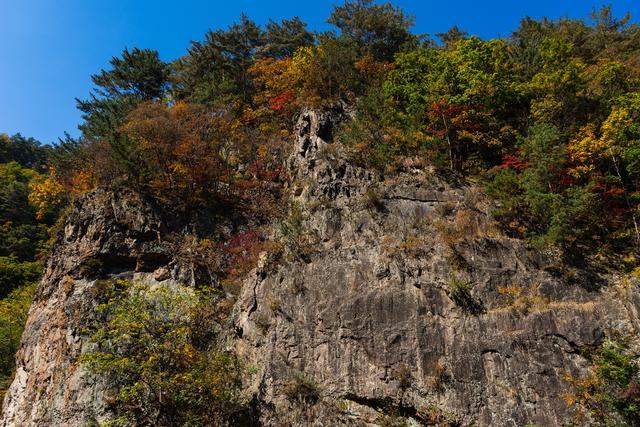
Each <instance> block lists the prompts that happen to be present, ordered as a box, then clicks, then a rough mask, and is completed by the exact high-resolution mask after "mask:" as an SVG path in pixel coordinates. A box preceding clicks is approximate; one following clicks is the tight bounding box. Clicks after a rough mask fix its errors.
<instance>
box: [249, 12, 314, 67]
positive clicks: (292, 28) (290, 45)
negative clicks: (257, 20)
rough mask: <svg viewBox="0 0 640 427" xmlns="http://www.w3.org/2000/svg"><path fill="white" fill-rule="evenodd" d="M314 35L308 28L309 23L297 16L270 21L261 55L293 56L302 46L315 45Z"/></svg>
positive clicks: (276, 57) (272, 56)
mask: <svg viewBox="0 0 640 427" xmlns="http://www.w3.org/2000/svg"><path fill="white" fill-rule="evenodd" d="M314 40H315V37H314V35H313V34H312V33H311V32H309V31H308V30H307V25H306V24H305V23H304V22H302V21H301V20H300V18H298V17H297V16H296V17H294V18H293V19H283V20H282V21H281V22H279V23H278V22H275V21H269V23H268V24H267V28H266V31H265V32H264V42H263V43H264V46H263V47H262V48H261V49H260V56H261V57H268V58H275V59H282V58H286V57H292V56H293V54H294V53H295V52H296V51H297V50H298V49H300V48H302V47H307V46H311V45H313V42H314Z"/></svg>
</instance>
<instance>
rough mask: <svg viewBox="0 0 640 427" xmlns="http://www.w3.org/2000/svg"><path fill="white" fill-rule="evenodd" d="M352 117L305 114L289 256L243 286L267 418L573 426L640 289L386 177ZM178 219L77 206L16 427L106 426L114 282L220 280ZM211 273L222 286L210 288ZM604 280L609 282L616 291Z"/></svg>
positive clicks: (249, 341)
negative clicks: (559, 259)
mask: <svg viewBox="0 0 640 427" xmlns="http://www.w3.org/2000/svg"><path fill="white" fill-rule="evenodd" d="M343 114H344V113H343V112H342V110H341V109H339V108H335V109H330V110H325V111H323V112H314V111H306V112H304V113H303V114H302V115H301V117H300V120H299V121H298V123H297V125H296V130H295V141H294V147H293V148H294V150H293V153H292V155H291V157H290V159H289V160H288V162H287V167H288V168H289V171H290V175H291V177H292V180H291V185H290V189H289V190H290V192H291V197H292V201H293V203H292V209H291V215H290V217H289V218H284V219H282V220H281V221H279V223H277V224H274V227H273V230H274V231H273V235H274V239H275V240H276V241H278V242H281V244H282V250H278V251H274V252H273V253H265V254H263V255H262V257H261V258H260V262H259V265H258V267H257V268H256V269H255V270H253V271H252V272H251V273H250V274H249V276H248V277H247V278H246V280H245V281H244V285H243V288H242V292H241V295H240V297H239V299H238V301H237V303H236V306H235V309H234V312H233V316H232V318H231V319H230V323H229V325H228V332H227V334H226V336H227V338H228V345H229V346H230V347H231V348H233V349H234V350H235V351H236V352H237V353H238V354H239V355H240V356H241V357H242V358H243V359H244V361H245V363H246V366H247V367H248V368H249V369H248V372H250V373H251V375H250V376H248V378H247V381H246V393H247V397H248V398H250V399H251V401H252V402H253V405H254V407H255V410H256V412H257V414H258V416H259V419H260V421H261V423H262V424H265V425H309V424H315V425H336V424H352V425H366V424H371V423H373V424H376V423H379V424H381V423H388V422H389V421H390V418H389V417H392V418H398V419H402V420H403V421H405V422H407V423H409V424H413V425H416V424H445V423H449V424H461V425H472V424H475V425H500V426H503V425H505V426H508V425H518V426H519V425H525V424H527V423H535V424H538V425H561V424H565V423H568V422H570V421H571V417H572V408H571V407H569V406H567V404H566V402H565V400H564V399H563V397H564V396H565V395H566V394H567V393H571V391H572V390H571V386H570V384H569V383H568V382H567V381H566V377H567V375H574V376H579V375H582V374H585V373H587V371H588V365H589V364H588V362H587V360H586V359H585V358H584V357H583V356H582V355H581V354H582V349H583V348H587V347H589V346H593V345H597V344H598V343H599V342H601V341H602V340H603V338H604V337H605V336H606V335H607V334H609V333H610V332H611V331H614V330H615V331H619V332H622V333H627V334H635V335H637V334H638V333H639V332H640V317H639V313H640V297H639V296H638V286H637V284H634V283H627V284H626V285H624V286H623V284H621V283H619V282H618V281H617V280H616V278H615V277H613V276H606V275H604V274H600V275H598V274H594V273H590V272H588V271H587V270H575V271H573V272H572V274H571V275H570V276H571V277H569V275H567V274H566V272H563V271H562V269H560V268H559V266H557V265H554V263H553V262H552V261H553V259H551V257H549V256H543V255H542V254H538V253H535V252H530V251H529V250H527V248H526V247H525V246H524V244H523V243H522V242H521V241H519V240H516V239H511V238H508V237H506V236H505V235H503V234H502V233H501V232H500V230H499V229H498V227H497V226H496V225H495V224H494V222H493V220H492V218H491V215H490V210H491V207H490V205H489V204H488V202H487V201H486V199H485V198H484V197H483V196H482V193H481V191H480V189H478V188H477V187H475V186H473V185H468V184H463V183H458V182H457V181H456V179H455V177H445V176H441V175H440V174H438V173H436V172H435V171H431V172H428V171H427V172H425V171H424V169H423V168H420V169H413V167H412V163H411V161H407V162H405V164H404V165H402V166H401V168H400V169H401V170H400V171H399V172H397V173H394V174H392V177H391V178H385V177H384V176H383V175H382V174H380V173H376V172H373V171H370V170H366V169H364V168H360V167H357V166H355V165H353V164H351V163H350V162H349V161H347V158H346V156H345V155H344V153H343V149H342V147H341V146H340V145H339V144H337V143H335V142H334V141H333V140H334V135H333V133H334V131H335V128H336V127H335V126H336V123H338V122H339V121H340V120H342V116H343ZM179 228H180V227H179V226H177V225H175V224H170V221H167V220H166V219H165V218H164V217H163V216H162V215H161V214H160V213H159V211H158V209H157V208H155V207H154V206H153V205H152V204H150V203H148V202H146V201H144V200H143V199H141V198H140V197H138V196H135V195H133V194H130V193H121V194H113V193H108V192H102V191H98V192H95V193H92V194H90V195H88V196H86V197H84V198H83V199H81V200H79V201H77V202H76V203H75V205H74V208H73V212H72V213H71V215H70V216H69V218H68V220H67V223H66V226H65V228H64V229H63V230H61V231H60V232H59V234H58V236H57V240H56V243H55V245H54V250H53V255H52V256H51V259H50V260H49V261H48V264H47V268H46V271H45V274H44V277H43V280H42V283H41V284H40V286H39V288H38V291H37V295H36V298H35V301H34V303H33V306H32V308H31V310H30V313H29V320H28V322H27V325H26V328H25V332H24V335H23V339H22V344H21V348H20V350H19V352H18V355H17V365H18V367H17V373H16V377H15V380H14V381H13V384H12V385H11V388H10V390H9V391H8V393H7V395H6V398H5V401H4V406H3V413H2V425H5V426H14V425H86V424H88V423H90V422H92V421H98V422H100V421H104V420H106V419H107V418H108V417H109V411H108V408H107V407H106V406H105V403H104V399H103V397H104V394H105V387H104V385H103V384H102V383H101V381H100V379H99V378H95V377H92V376H90V375H89V374H88V373H87V372H86V371H85V370H84V369H83V367H82V365H81V364H79V362H78V356H79V355H80V354H81V353H82V351H83V349H85V348H86V346H87V345H88V344H87V342H86V340H85V339H84V338H83V335H82V331H81V329H82V324H83V321H85V320H86V318H87V317H90V316H91V315H92V308H93V306H94V305H95V304H94V303H95V296H96V294H95V293H96V292H97V291H98V289H99V287H98V285H97V284H98V281H99V279H101V278H107V277H109V278H114V277H122V278H130V279H135V280H140V281H143V282H148V283H149V284H153V283H159V282H176V283H185V284H193V283H196V282H200V281H201V280H203V278H204V280H207V277H205V276H206V275H207V272H206V271H200V270H198V268H196V267H195V266H194V265H193V263H192V262H191V261H190V260H189V257H188V256H187V255H185V252H183V251H181V250H179V248H178V247H179V246H180V242H178V241H177V240H176V239H175V238H174V237H172V236H174V235H175V232H176V230H178V229H179ZM208 279H209V280H213V279H211V278H210V277H209V278H208ZM605 281H606V282H607V283H606V285H605Z"/></svg>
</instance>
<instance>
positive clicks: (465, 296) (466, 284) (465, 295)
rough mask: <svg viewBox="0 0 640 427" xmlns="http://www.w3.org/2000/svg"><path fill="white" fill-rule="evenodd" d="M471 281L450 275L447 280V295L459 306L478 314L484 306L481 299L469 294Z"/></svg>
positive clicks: (471, 285)
mask: <svg viewBox="0 0 640 427" xmlns="http://www.w3.org/2000/svg"><path fill="white" fill-rule="evenodd" d="M472 289H473V283H472V282H471V281H468V280H462V279H460V278H458V277H457V276H456V275H453V276H451V280H450V281H449V297H450V298H451V299H452V300H453V302H455V303H456V305H458V306H459V307H461V308H463V309H464V310H466V311H468V312H469V313H471V314H480V313H482V312H484V306H483V305H482V302H481V301H478V300H477V299H476V298H474V297H473V295H471V290H472Z"/></svg>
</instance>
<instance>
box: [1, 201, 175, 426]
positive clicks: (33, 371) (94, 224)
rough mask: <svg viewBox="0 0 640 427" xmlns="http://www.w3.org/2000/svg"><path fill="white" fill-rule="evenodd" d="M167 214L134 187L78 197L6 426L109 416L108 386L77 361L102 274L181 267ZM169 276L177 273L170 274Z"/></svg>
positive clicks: (26, 342)
mask: <svg viewBox="0 0 640 427" xmlns="http://www.w3.org/2000/svg"><path fill="white" fill-rule="evenodd" d="M160 224H161V221H160V219H159V218H158V216H157V215H155V214H154V212H153V210H152V209H151V208H150V207H149V206H148V205H147V204H146V203H144V202H143V201H142V200H141V199H140V198H138V197H136V196H134V195H133V194H129V193H124V194H111V193H107V192H103V191H97V192H95V193H92V194H90V195H89V196H87V197H84V198H83V199H81V200H79V201H77V202H76V203H75V205H74V207H73V211H72V213H71V214H70V216H69V218H68V220H67V222H66V226H65V227H64V229H63V230H60V231H59V233H58V236H57V239H56V243H55V245H54V249H53V253H52V256H51V258H50V259H49V260H48V263H47V266H46V269H45V272H44V276H43V279H42V282H41V283H40V286H39V287H38V289H37V292H36V296H35V299H34V301H33V304H32V306H31V308H30V311H29V317H28V320H27V324H26V327H25V330H24V333H23V335H22V342H21V346H20V349H19V350H18V354H17V369H16V376H15V379H14V381H13V383H12V385H11V387H10V389H9V390H8V392H7V395H6V397H5V400H4V404H3V412H2V425H3V426H23V425H24V426H26V425H42V426H45V425H46V426H50V425H86V424H87V423H89V422H91V421H101V420H104V419H105V418H106V417H108V415H109V414H108V412H107V409H106V407H105V405H104V402H103V394H104V386H103V385H102V384H101V383H100V380H99V379H96V378H91V377H90V376H89V375H88V374H87V372H85V370H84V369H83V367H82V366H81V364H80V363H78V356H79V355H80V354H81V352H82V349H83V346H85V345H86V343H85V342H84V338H83V336H82V334H81V330H80V329H81V328H82V325H83V324H85V320H86V317H88V316H91V315H92V309H93V307H94V304H93V303H94V300H95V297H96V292H97V291H98V289H99V287H98V286H97V280H96V279H98V278H101V277H122V278H135V279H136V280H142V281H148V282H150V283H152V282H155V281H156V278H160V279H162V278H161V277H158V276H159V273H161V272H163V271H165V269H166V267H165V269H163V267H164V266H174V267H175V268H174V271H173V276H178V275H180V274H182V272H181V269H180V268H179V267H178V265H177V264H176V263H175V262H173V261H172V257H171V256H170V253H171V251H170V248H169V246H168V245H167V244H166V243H165V242H163V239H162V233H163V229H162V227H161V225H160ZM165 276H167V277H165V278H164V279H166V280H174V279H173V278H172V277H171V274H165Z"/></svg>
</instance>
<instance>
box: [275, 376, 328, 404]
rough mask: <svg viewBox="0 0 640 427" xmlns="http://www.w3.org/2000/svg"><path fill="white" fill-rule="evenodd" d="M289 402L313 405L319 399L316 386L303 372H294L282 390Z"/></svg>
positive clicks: (318, 391)
mask: <svg viewBox="0 0 640 427" xmlns="http://www.w3.org/2000/svg"><path fill="white" fill-rule="evenodd" d="M284 393H285V395H286V396H287V397H288V398H289V400H291V401H295V402H299V403H302V404H311V405H313V404H314V403H316V402H317V401H318V399H320V390H319V389H318V385H317V384H316V383H315V382H314V381H313V380H312V379H311V378H309V377H308V376H307V375H306V374H305V373H303V372H295V373H294V374H293V375H292V376H291V378H290V379H289V381H288V382H287V384H286V385H285V390H284Z"/></svg>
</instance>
